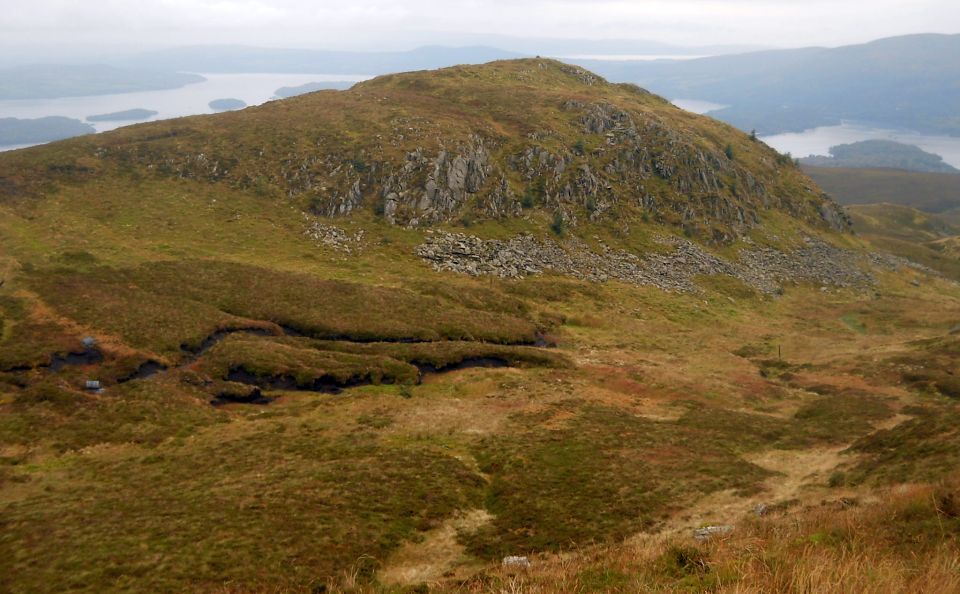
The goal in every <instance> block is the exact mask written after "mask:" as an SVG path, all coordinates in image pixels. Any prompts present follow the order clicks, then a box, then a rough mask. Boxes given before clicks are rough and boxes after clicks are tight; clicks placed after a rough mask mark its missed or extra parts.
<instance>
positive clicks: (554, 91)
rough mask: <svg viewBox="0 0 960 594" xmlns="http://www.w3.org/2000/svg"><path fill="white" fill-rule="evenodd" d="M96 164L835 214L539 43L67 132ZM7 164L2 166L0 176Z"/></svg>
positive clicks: (558, 203)
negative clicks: (326, 87)
mask: <svg viewBox="0 0 960 594" xmlns="http://www.w3.org/2000/svg"><path fill="white" fill-rule="evenodd" d="M65 146H69V147H70V149H71V150H70V151H68V152H70V153H72V154H74V155H75V156H77V157H82V159H83V161H84V165H83V168H82V170H83V172H84V174H86V175H90V174H91V173H92V172H96V171H97V170H98V169H101V168H109V167H118V168H120V169H121V170H126V171H130V170H135V171H136V172H137V173H138V174H140V173H142V172H144V171H146V172H150V173H152V174H154V175H158V176H168V177H175V178H187V179H196V180H204V181H209V182H216V183H222V184H228V185H230V186H232V187H235V188H239V189H244V190H250V191H253V192H256V193H257V194H260V195H263V196H265V197H269V196H274V197H277V198H285V199H288V200H293V201H295V202H296V203H298V204H299V206H301V207H302V208H303V209H304V210H308V211H312V212H313V213H315V214H317V215H321V216H330V217H334V216H346V215H350V214H351V213H355V212H358V211H363V210H366V211H368V212H372V213H374V214H375V215H376V216H380V217H383V218H384V219H385V220H386V221H388V222H390V223H393V224H397V225H403V226H426V225H432V224H436V223H447V222H456V221H462V220H470V221H474V220H488V219H503V218H510V217H518V216H522V215H523V214H524V213H525V211H526V212H532V211H535V210H539V211H543V212H545V213H546V214H547V216H548V217H550V218H552V219H553V220H556V221H558V222H559V223H560V224H562V225H564V226H571V227H575V226H577V225H580V224H582V223H585V222H612V223H617V224H629V223H630V222H632V221H637V222H640V221H644V222H647V221H649V222H653V223H660V224H665V225H669V226H675V227H682V229H683V231H684V232H685V233H686V234H688V235H690V236H695V237H699V238H702V239H705V240H708V241H711V242H714V243H728V242H730V241H732V240H734V239H736V238H737V237H740V236H742V235H744V234H745V233H746V232H747V231H749V230H750V229H751V228H753V227H755V226H757V225H759V224H760V222H761V219H762V217H763V213H764V212H767V211H773V210H777V211H781V212H784V213H786V214H788V215H790V216H792V217H794V218H797V219H800V220H803V221H804V222H806V223H807V224H810V225H813V226H815V227H823V228H827V227H832V228H834V229H837V230H843V229H845V228H846V227H847V220H846V218H845V216H844V215H843V213H842V211H841V210H840V209H839V208H838V207H837V206H836V205H835V204H834V203H833V202H832V201H830V200H829V199H828V198H827V197H826V196H825V195H824V194H823V193H822V192H821V191H820V190H819V189H818V188H817V187H816V186H815V184H814V183H813V182H811V181H810V180H809V179H808V178H806V177H805V176H804V175H803V173H802V172H800V171H799V170H798V169H797V168H796V167H795V165H794V164H793V163H792V162H791V161H790V159H788V158H784V157H783V156H781V155H779V154H778V153H777V152H776V151H774V150H773V149H771V148H769V147H767V146H766V145H764V144H763V143H761V142H758V141H756V140H754V139H751V138H750V137H748V136H747V135H744V134H742V133H740V132H738V131H736V130H734V129H733V128H731V127H729V126H726V125H724V124H721V123H719V122H716V121H713V120H711V119H709V118H706V117H701V116H696V115H694V114H690V113H687V112H684V111H682V110H680V109H678V108H676V107H674V106H673V105H671V104H669V103H668V102H667V101H665V100H664V99H662V98H660V97H658V96H655V95H652V94H650V93H648V92H646V91H644V90H642V89H640V88H638V87H636V86H633V85H623V84H610V83H608V82H606V81H604V80H603V79H602V78H600V77H598V76H596V75H594V74H592V73H590V72H588V71H586V70H583V69H581V68H578V67H575V66H570V65H566V64H563V63H560V62H556V61H553V60H547V59H540V58H537V59H524V60H511V61H502V62H494V63H490V64H486V65H480V66H457V67H453V68H446V69H442V70H437V71H426V72H413V73H404V74H396V75H390V76H383V77H379V78H376V79H374V80H371V81H368V82H365V83H361V84H358V85H356V86H354V87H353V88H352V89H350V90H348V91H342V92H340V91H321V92H317V93H310V94H308V95H303V96H299V97H296V98H293V99H289V100H285V101H277V102H271V103H267V104H265V105H263V106H260V107H256V108H251V109H246V110H243V111H241V112H236V113H224V114H219V115H216V116H213V117H209V116H207V117H193V118H183V119H178V120H170V121H164V122H155V123H150V124H145V125H141V126H134V127H131V128H128V129H125V130H120V131H116V132H113V133H109V134H104V135H98V136H96V137H94V138H90V139H78V140H76V141H73V142H72V144H70V145H65ZM2 175H3V173H2V172H0V176H2Z"/></svg>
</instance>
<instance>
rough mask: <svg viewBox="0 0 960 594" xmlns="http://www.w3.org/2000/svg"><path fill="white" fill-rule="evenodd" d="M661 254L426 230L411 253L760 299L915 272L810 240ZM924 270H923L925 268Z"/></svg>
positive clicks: (477, 271)
mask: <svg viewBox="0 0 960 594" xmlns="http://www.w3.org/2000/svg"><path fill="white" fill-rule="evenodd" d="M658 242H659V243H660V244H661V245H662V246H663V247H664V248H666V251H664V252H662V253H647V254H644V255H642V256H640V255H637V254H633V253H630V252H627V251H624V250H619V249H613V248H610V247H608V246H606V245H605V244H604V243H603V242H601V241H599V240H598V243H599V245H600V249H599V251H597V250H594V249H590V248H589V247H588V246H587V245H586V244H585V243H583V242H582V241H579V240H577V239H569V240H567V241H566V242H564V243H563V244H561V243H559V242H557V241H554V240H551V239H537V238H535V237H533V236H532V235H527V234H525V235H518V236H516V237H513V238H511V239H509V240H495V239H489V240H484V239H480V238H478V237H473V236H469V235H464V234H458V233H445V232H433V233H430V234H429V235H428V237H427V241H426V242H425V243H424V244H422V245H420V246H419V247H418V248H417V250H416V253H417V255H418V256H420V257H421V258H422V259H424V260H426V261H427V262H429V263H430V264H431V265H432V266H433V267H434V269H436V270H438V271H443V270H445V271H453V272H459V273H464V274H470V275H474V276H480V275H493V276H498V277H501V278H520V277H524V276H529V275H535V274H540V273H543V272H545V271H552V272H556V273H559V274H565V275H569V276H573V277H575V278H579V279H582V280H590V281H597V282H602V281H607V280H618V281H622V282H627V283H631V284H636V285H648V286H654V287H658V288H660V289H663V290H665V291H673V292H698V291H699V290H700V289H699V288H698V287H697V284H696V278H697V277H698V276H709V275H726V276H730V277H733V278H736V279H738V280H740V281H741V282H743V283H745V284H747V285H749V286H751V287H753V288H754V289H756V290H758V291H760V292H762V293H765V294H771V295H772V294H777V293H779V292H780V291H781V290H782V288H781V287H782V285H783V284H784V283H793V282H809V283H815V284H819V285H822V286H833V287H867V286H871V285H873V284H874V282H875V279H874V276H873V275H872V274H871V272H870V269H871V267H874V266H876V267H881V268H883V269H887V270H892V269H897V268H901V267H907V266H909V267H914V268H922V267H919V266H917V265H915V264H912V263H910V262H908V261H906V260H904V259H902V258H896V257H894V256H886V255H880V254H871V255H870V256H864V255H862V254H860V253H858V252H853V251H850V250H845V249H841V248H838V247H835V246H832V245H830V244H828V243H825V242H823V241H821V240H818V239H814V238H806V240H805V241H804V245H802V246H800V247H798V248H795V249H792V250H789V251H780V250H777V249H773V248H769V247H754V248H751V249H744V250H741V251H740V254H739V258H738V259H737V260H736V261H728V260H725V259H723V258H720V257H718V256H716V255H713V254H710V253H709V252H707V251H705V250H704V249H703V248H701V247H700V246H698V245H697V244H695V243H693V242H691V241H687V240H685V239H679V238H660V239H658ZM925 271H927V272H932V271H929V269H927V270H925Z"/></svg>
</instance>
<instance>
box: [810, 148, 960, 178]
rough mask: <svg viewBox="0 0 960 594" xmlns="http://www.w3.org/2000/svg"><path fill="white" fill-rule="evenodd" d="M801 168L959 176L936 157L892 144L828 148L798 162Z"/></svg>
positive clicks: (922, 151)
mask: <svg viewBox="0 0 960 594" xmlns="http://www.w3.org/2000/svg"><path fill="white" fill-rule="evenodd" d="M800 163H801V164H803V165H811V166H814V167H848V168H849V167H866V168H871V169H872V168H884V169H904V170H906V171H918V172H923V173H960V169H956V168H955V167H952V166H951V165H949V164H947V163H944V161H943V158H942V157H941V156H940V155H935V154H933V153H928V152H926V151H924V150H923V149H921V148H920V147H917V146H914V145H912V144H903V143H901V142H894V141H892V140H864V141H861V142H854V143H852V144H841V145H837V146H833V147H830V156H829V157H825V156H814V155H811V156H809V157H805V158H803V159H800Z"/></svg>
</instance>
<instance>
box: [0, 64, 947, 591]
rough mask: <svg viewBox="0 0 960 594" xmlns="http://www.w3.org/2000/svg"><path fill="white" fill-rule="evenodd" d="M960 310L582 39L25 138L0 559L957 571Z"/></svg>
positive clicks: (323, 566)
mask: <svg viewBox="0 0 960 594" xmlns="http://www.w3.org/2000/svg"><path fill="white" fill-rule="evenodd" d="M958 316H960V288H958V287H957V285H956V284H955V283H953V282H951V281H949V279H945V278H943V277H942V276H941V275H938V274H937V273H935V272H934V271H931V270H929V269H927V268H924V267H922V266H919V265H917V264H915V263H911V262H908V261H906V260H903V259H902V258H897V257H895V256H891V255H889V254H885V253H877V252H875V251H874V250H873V248H872V247H871V245H870V244H869V243H868V242H866V241H865V240H864V239H863V238H862V237H859V236H857V235H855V234H852V233H850V232H849V227H848V221H847V220H845V219H844V217H843V215H842V213H840V212H839V210H838V207H837V206H836V205H835V204H834V203H833V202H832V201H831V200H829V199H828V198H826V197H824V195H823V193H822V192H821V191H820V190H819V189H818V187H817V186H816V184H815V183H814V182H813V181H811V180H810V179H809V178H808V177H806V176H805V175H804V174H803V172H802V171H801V170H800V169H799V168H797V167H796V166H795V165H794V164H793V162H792V161H791V160H790V159H787V158H784V157H783V156H780V155H778V154H777V153H776V152H774V151H773V150H772V149H770V148H769V147H767V146H766V145H764V144H763V143H761V142H757V141H754V140H751V138H750V137H749V136H747V135H746V134H743V133H741V132H738V131H736V130H735V129H733V128H731V127H729V126H727V125H725V124H721V123H719V122H716V121H714V120H711V119H709V118H705V117H702V116H696V115H693V114H690V113H687V112H684V111H682V110H679V109H677V108H675V107H673V106H672V105H670V104H669V103H667V102H666V101H664V100H663V99H661V98H659V97H657V96H655V95H652V94H650V93H647V92H645V91H643V90H641V89H639V88H637V87H634V86H630V85H615V84H609V83H607V82H606V81H604V80H603V79H601V78H599V77H598V76H596V75H594V74H592V73H590V72H587V71H585V70H582V69H580V68H577V67H571V66H569V65H564V64H561V63H559V62H554V61H550V60H539V59H536V60H519V61H506V62H496V63H492V64H488V65H483V66H463V67H455V68H450V69H444V70H440V71H434V72H415V73H405V74H397V75H391V76H385V77H381V78H378V79H374V80H371V81H368V82H364V83H361V84H358V85H355V86H354V87H352V88H351V89H350V90H348V91H318V92H316V93H311V94H308V95H301V96H298V97H294V98H292V99H288V100H283V101H275V102H270V103H268V104H265V105H262V106H258V107H252V108H248V109H244V110H241V111H235V112H228V113H221V114H215V115H208V116H196V117H190V118H182V119H179V120H170V121H162V122H149V123H144V124H138V125H134V126H129V127H125V128H122V129H119V130H115V131H112V132H109V133H104V134H97V135H92V136H89V137H82V138H76V139H70V140H66V141H62V142H57V143H54V144H51V145H46V146H42V147H35V148H30V149H24V150H20V151H13V152H9V153H4V154H0V518H2V519H0V523H2V526H3V529H2V530H0V575H3V576H4V578H5V582H4V586H6V587H7V588H8V589H10V590H12V591H29V592H63V591H77V592H98V593H99V592H121V591H151V592H183V591H193V592H220V593H223V592H264V591H270V592H274V591H281V592H283V591H289V592H323V591H326V592H347V591H353V592H410V591H425V590H427V589H429V590H431V591H434V590H435V591H463V590H469V591H480V592H501V591H528V590H537V591H544V592H570V591H590V590H592V591H614V592H616V591H621V592H636V591H643V590H645V589H646V590H649V589H659V590H660V591H668V592H669V591H676V592H682V591H691V590H704V589H713V590H715V591H718V592H723V591H751V590H752V591H777V590H782V589H784V588H783V587H782V586H784V585H789V584H809V585H810V587H809V588H806V586H804V587H805V588H806V589H810V590H812V591H818V590H820V591H836V590H838V589H839V590H847V591H857V590H864V589H872V590H878V591H891V592H893V591H903V590H908V591H924V590H928V591H950V589H951V588H952V587H953V586H954V585H956V573H955V571H953V569H954V567H955V563H954V561H955V559H956V557H957V555H958V554H960V548H958V544H957V543H958V542H960V525H958V522H957V520H956V517H957V514H956V513H955V507H954V506H955V499H954V498H955V497H956V489H955V488H953V487H951V486H950V484H949V483H944V484H939V483H941V481H944V480H945V479H947V478H949V477H950V476H952V475H953V473H955V472H956V468H957V463H958V461H960V448H958V446H957V441H956V439H954V437H955V433H956V427H957V421H958V418H960V408H958V404H957V400H956V398H957V397H958V395H960V388H958V386H957V383H956V379H955V377H954V370H955V369H956V364H957V356H958V353H960V350H958V345H957V335H956V334H950V331H951V328H953V326H954V325H955V323H956V320H957V318H958ZM902 483H910V484H912V485H913V486H911V487H909V488H903V487H902V486H901V484H902ZM709 526H712V527H713V528H710V529H706V530H704V529H705V528H706V527H709ZM644 543H646V544H648V545H649V548H647V547H646V546H644V547H642V548H637V547H640V545H644ZM635 545H636V546H635ZM727 545H730V546H727ZM507 556H510V557H515V556H520V557H526V560H525V561H524V560H523V559H513V560H512V561H510V562H508V564H506V565H504V563H503V559H504V557H507ZM758 559H760V560H758ZM526 563H529V564H530V567H529V569H525V568H524V567H525V565H526ZM825 568H826V570H825ZM877 568H882V571H880V570H877Z"/></svg>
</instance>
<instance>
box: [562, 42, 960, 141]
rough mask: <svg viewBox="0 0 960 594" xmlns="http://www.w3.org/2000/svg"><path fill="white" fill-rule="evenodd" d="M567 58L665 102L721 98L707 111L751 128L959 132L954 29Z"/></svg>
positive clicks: (958, 52) (959, 77)
mask: <svg viewBox="0 0 960 594" xmlns="http://www.w3.org/2000/svg"><path fill="white" fill-rule="evenodd" d="M576 62H577V63H578V64H580V65H582V66H585V67H588V68H590V69H592V70H594V71H595V72H598V73H599V74H602V75H604V76H606V77H607V78H609V79H611V80H615V81H621V82H632V83H636V84H638V85H640V86H642V87H644V88H647V89H649V90H650V91H653V92H655V93H659V94H661V95H665V96H667V97H669V98H671V99H702V100H706V101H712V102H715V103H719V104H722V105H726V106H728V107H725V108H723V109H720V110H717V111H714V112H711V113H710V115H711V116H713V117H716V118H719V119H721V120H724V121H726V122H728V123H730V124H733V125H735V126H737V127H739V128H741V129H743V130H752V129H755V130H756V131H757V132H758V133H760V134H775V133H780V132H791V131H800V130H805V129H808V128H813V127H817V126H826V125H834V124H839V123H840V122H841V121H843V120H858V121H864V122H869V123H874V124H878V125H884V126H894V127H904V128H910V129H913V130H918V131H923V132H930V133H942V134H951V135H960V115H958V114H960V35H935V34H924V35H908V36H903V37H891V38H887V39H880V40H878V41H874V42H871V43H866V44H862V45H851V46H844V47H838V48H820V47H812V48H803V49H789V50H775V51H762V52H751V53H745V54H740V55H727V56H716V57H710V58H701V59H696V60H657V61H652V62H649V61H648V62H643V61H630V62H611V61H594V60H576Z"/></svg>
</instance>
